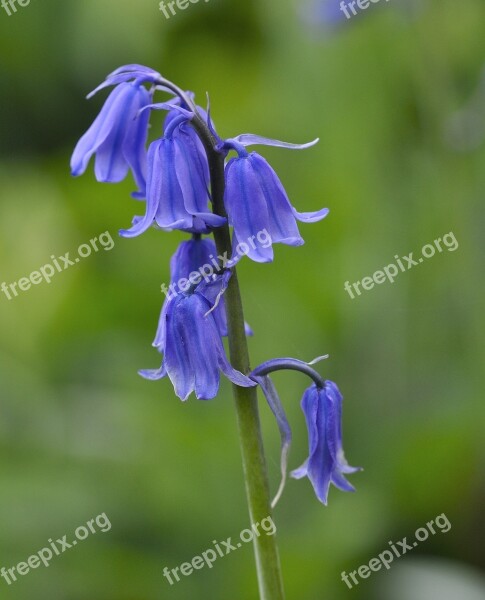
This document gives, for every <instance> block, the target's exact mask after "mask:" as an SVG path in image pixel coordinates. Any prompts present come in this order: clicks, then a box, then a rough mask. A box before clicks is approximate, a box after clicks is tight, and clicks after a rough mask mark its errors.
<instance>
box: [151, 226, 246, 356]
mask: <svg viewBox="0 0 485 600" xmlns="http://www.w3.org/2000/svg"><path fill="white" fill-rule="evenodd" d="M217 274H221V264H220V262H219V259H218V256H217V249H216V245H215V243H214V241H213V240H212V239H211V238H208V237H206V238H202V237H200V236H193V237H192V239H190V240H187V241H185V242H181V243H180V245H179V247H178V248H177V251H176V252H175V254H174V255H173V256H172V258H171V259H170V285H169V286H168V287H167V286H166V285H162V291H163V292H164V293H165V295H166V296H167V299H166V300H165V302H164V304H163V307H162V312H161V314H160V320H159V323H158V330H157V334H156V336H155V340H154V342H153V345H154V346H155V347H156V348H158V349H159V350H160V352H162V351H163V347H162V345H163V340H164V339H165V315H166V310H167V306H168V302H169V300H170V298H171V297H173V296H175V295H176V294H180V293H184V292H187V291H188V290H189V289H190V288H193V287H194V286H196V285H198V284H199V283H201V282H202V281H205V283H207V284H209V283H211V281H213V280H214V277H216V276H217ZM213 315H214V319H215V321H216V323H217V327H218V329H219V333H220V334H221V336H227V317H226V308H225V304H224V297H223V296H221V298H220V301H219V304H218V305H217V306H216V308H215V309H214V311H213ZM246 335H253V332H252V330H251V328H250V327H249V325H247V324H246Z"/></svg>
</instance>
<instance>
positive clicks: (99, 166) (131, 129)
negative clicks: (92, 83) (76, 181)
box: [71, 65, 161, 198]
mask: <svg viewBox="0 0 485 600" xmlns="http://www.w3.org/2000/svg"><path fill="white" fill-rule="evenodd" d="M160 77H161V76H160V74H159V73H157V72H156V71H153V70H152V69H149V68H147V67H143V66H141V65H127V66H125V67H121V68H120V69H117V70H116V71H113V73H111V74H110V75H109V76H108V77H107V78H106V80H105V81H104V82H103V83H102V84H101V85H100V86H99V87H98V88H96V89H95V90H94V91H93V92H91V94H89V96H88V98H90V97H91V96H92V95H94V94H95V93H97V92H98V91H99V90H101V89H103V88H104V87H107V86H111V85H115V86H116V87H115V88H114V89H113V91H112V92H111V93H110V95H109V96H108V99H107V100H106V102H105V104H104V106H103V108H102V109H101V112H100V113H99V115H98V116H97V117H96V119H95V120H94V122H93V124H92V125H91V127H90V128H89V129H88V130H87V131H86V133H85V134H84V135H83V136H82V137H81V139H80V140H79V142H78V143H77V145H76V148H75V149H74V152H73V154H72V158H71V172H72V174H73V175H82V174H83V173H84V172H85V171H86V168H87V166H88V164H89V161H90V159H91V157H92V156H93V155H95V156H96V158H95V167H94V170H95V176H96V179H97V180H98V181H101V182H109V183H117V182H119V181H122V180H123V179H124V178H125V177H126V175H127V174H128V172H129V170H130V169H131V171H132V173H133V177H134V179H135V182H136V184H137V186H138V192H137V193H135V194H134V196H135V197H138V198H142V197H144V195H145V185H146V184H145V177H146V141H147V135H148V118H149V115H148V113H147V112H146V111H145V112H142V113H141V114H139V113H140V110H141V109H143V108H144V107H146V106H147V105H149V104H150V103H151V102H152V92H151V91H148V90H147V89H146V88H145V87H144V85H143V84H144V83H154V82H156V81H157V79H159V78H160Z"/></svg>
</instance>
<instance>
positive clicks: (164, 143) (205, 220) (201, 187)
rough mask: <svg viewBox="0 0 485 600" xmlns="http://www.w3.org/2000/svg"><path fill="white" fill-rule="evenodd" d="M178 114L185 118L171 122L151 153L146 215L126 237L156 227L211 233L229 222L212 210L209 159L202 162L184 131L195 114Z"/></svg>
mask: <svg viewBox="0 0 485 600" xmlns="http://www.w3.org/2000/svg"><path fill="white" fill-rule="evenodd" d="M155 106H156V105H155ZM160 106H163V107H165V108H167V107H169V106H170V105H168V104H163V105H160ZM177 110H178V111H179V112H180V113H181V114H179V115H178V116H177V117H174V118H172V119H170V120H169V122H168V124H167V125H166V127H165V131H164V136H163V137H162V138H160V139H158V140H155V141H154V142H153V143H152V144H151V145H150V147H149V149H148V158H147V161H148V174H147V186H146V189H147V194H146V196H147V203H146V212H145V215H144V217H142V218H136V219H135V221H134V224H133V226H132V227H131V228H130V229H128V230H122V231H121V232H120V234H121V235H122V236H123V237H135V236H137V235H140V234H141V233H143V232H145V231H146V230H147V229H148V228H149V227H151V226H152V225H154V224H155V225H157V226H158V227H160V228H162V229H168V230H170V229H182V230H184V231H188V232H191V233H208V232H209V231H210V230H211V228H212V227H220V226H221V225H223V224H224V223H225V222H226V219H225V218H224V217H220V216H218V215H215V214H214V213H213V212H211V210H210V209H209V206H208V203H209V191H208V189H209V169H208V165H207V159H205V157H204V159H202V156H201V153H200V148H199V147H198V146H197V143H196V142H195V139H194V137H193V136H192V135H190V134H188V133H187V131H186V130H182V131H181V130H180V126H181V125H183V124H185V123H187V121H188V120H190V118H191V116H192V113H190V112H188V111H186V110H185V109H183V108H180V107H179V108H178V109H177Z"/></svg>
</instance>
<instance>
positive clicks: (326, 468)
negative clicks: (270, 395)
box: [291, 381, 361, 504]
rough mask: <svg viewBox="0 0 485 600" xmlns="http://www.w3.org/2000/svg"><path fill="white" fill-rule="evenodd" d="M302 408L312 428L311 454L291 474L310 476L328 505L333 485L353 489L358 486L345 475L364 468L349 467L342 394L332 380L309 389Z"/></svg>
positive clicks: (346, 490)
mask: <svg viewBox="0 0 485 600" xmlns="http://www.w3.org/2000/svg"><path fill="white" fill-rule="evenodd" d="M301 407H302V410H303V412H304V414H305V419H306V423H307V429H308V438H309V457H308V459H307V460H306V461H305V462H304V464H303V465H302V466H301V467H300V468H299V469H296V470H295V471H293V472H292V473H291V476H292V477H294V478H295V479H301V478H302V477H308V478H309V479H310V481H311V483H312V485H313V489H314V490H315V493H316V495H317V498H318V499H319V500H320V502H322V503H323V504H327V498H328V490H329V487H330V484H331V483H333V485H335V486H336V487H337V488H339V489H340V490H342V491H344V492H353V491H355V489H354V487H353V486H352V485H351V484H350V483H349V482H348V481H347V479H346V478H345V476H344V475H345V474H348V473H355V472H356V471H360V470H361V469H360V468H359V467H351V466H349V464H348V463H347V461H346V459H345V456H344V451H343V447H342V395H341V394H340V391H339V389H338V387H337V386H336V385H335V383H333V382H332V381H325V387H323V388H321V387H319V386H318V385H317V384H313V385H312V386H310V387H309V388H308V389H307V390H306V391H305V393H304V395H303V398H302V401H301Z"/></svg>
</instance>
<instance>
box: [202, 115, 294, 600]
mask: <svg viewBox="0 0 485 600" xmlns="http://www.w3.org/2000/svg"><path fill="white" fill-rule="evenodd" d="M192 125H193V126H194V128H195V130H196V131H197V133H198V134H199V136H200V138H201V140H202V142H203V144H204V147H205V150H206V153H207V158H208V161H209V169H210V176H211V191H212V204H213V210H214V213H215V214H218V215H220V216H223V217H226V216H227V215H226V210H225V207H224V186H225V182H224V157H223V156H222V155H221V154H220V153H219V152H217V151H216V150H215V148H214V146H215V143H216V140H214V138H213V136H212V134H211V132H210V131H209V129H208V127H207V126H206V124H205V123H204V121H203V119H201V118H200V117H199V116H198V115H196V116H195V117H194V119H193V121H192ZM214 238H215V242H216V247H217V251H218V253H219V254H222V255H223V254H224V253H225V252H227V256H231V253H232V246H231V234H230V232H229V227H228V226H227V225H225V226H224V227H219V228H217V229H215V230H214ZM224 298H225V305H226V312H227V326H228V338H229V353H230V358H231V363H232V366H233V367H234V368H235V369H238V370H239V371H241V372H242V373H245V374H247V373H249V372H250V367H249V351H248V345H247V340H246V333H245V327H244V314H243V306H242V300H241V293H240V290H239V284H238V279H237V273H236V269H235V268H234V269H233V270H232V277H231V279H230V280H229V285H228V288H227V290H226V293H225V295H224ZM233 394H234V400H235V406H236V413H237V421H238V429H239V437H240V444H241V452H242V461H243V468H244V478H245V482H246V494H247V499H248V505H249V515H250V518H251V523H253V524H255V523H261V521H262V520H263V519H265V518H267V517H271V518H272V509H271V498H270V491H269V484H268V476H267V470H266V460H265V456H264V448H263V439H262V435H261V425H260V420H259V411H258V397H257V392H256V388H243V387H239V386H236V385H234V386H233ZM254 552H255V557H256V569H257V573H258V583H259V593H260V599H261V600H283V599H284V591H283V582H282V577H281V567H280V561H279V556H278V548H277V545H276V535H272V536H269V535H264V534H261V535H259V536H255V537H254Z"/></svg>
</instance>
